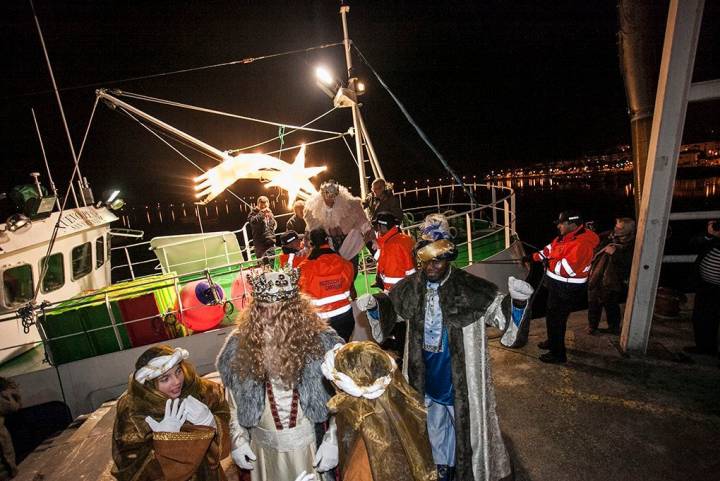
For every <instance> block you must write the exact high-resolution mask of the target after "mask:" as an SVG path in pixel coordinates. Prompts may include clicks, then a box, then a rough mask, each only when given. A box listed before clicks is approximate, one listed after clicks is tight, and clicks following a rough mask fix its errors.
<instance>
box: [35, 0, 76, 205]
mask: <svg viewBox="0 0 720 481" xmlns="http://www.w3.org/2000/svg"><path fill="white" fill-rule="evenodd" d="M28 1H29V2H30V8H31V9H32V13H33V19H35V27H36V28H37V31H38V37H40V44H41V45H42V49H43V54H44V55H45V63H47V67H48V71H49V72H50V80H51V81H52V85H53V92H55V99H56V100H57V104H58V107H59V108H60V117H61V118H62V122H63V127H64V128H65V135H66V136H67V140H68V144H69V145H70V153H72V157H73V162H74V163H75V168H74V169H73V172H72V175H71V176H70V191H71V192H72V194H73V198H74V199H75V207H80V204H79V203H78V198H77V195H76V194H75V187H74V186H73V180H75V176H76V175H77V177H78V178H79V179H82V174H81V173H80V162H79V161H78V157H77V154H75V146H74V145H73V142H72V137H71V136H70V129H69V127H68V123H67V119H66V118H65V110H64V109H63V104H62V100H60V92H59V91H58V87H57V83H56V82H55V74H54V73H53V69H52V65H51V64H50V57H49V56H48V52H47V47H46V46H45V39H44V38H43V34H42V29H41V28H40V21H39V20H38V17H37V12H36V11H35V5H34V4H33V0H28ZM81 197H82V196H81ZM82 198H83V205H86V204H85V198H84V197H82Z"/></svg>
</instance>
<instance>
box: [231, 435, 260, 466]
mask: <svg viewBox="0 0 720 481" xmlns="http://www.w3.org/2000/svg"><path fill="white" fill-rule="evenodd" d="M230 456H232V460H233V461H235V464H237V465H238V467H239V468H240V469H248V470H252V469H253V468H254V467H255V464H254V461H255V460H256V459H257V456H255V453H253V451H252V449H250V444H248V442H247V441H244V440H243V442H241V443H240V444H238V445H237V446H236V447H235V449H233V450H232V452H231V453H230Z"/></svg>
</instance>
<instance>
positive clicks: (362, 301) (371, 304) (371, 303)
mask: <svg viewBox="0 0 720 481" xmlns="http://www.w3.org/2000/svg"><path fill="white" fill-rule="evenodd" d="M355 305H357V307H358V309H360V310H361V311H363V312H366V311H369V310H371V309H375V308H376V307H377V301H376V300H375V298H374V297H373V296H372V294H363V295H362V296H360V297H358V298H357V300H356V301H355Z"/></svg>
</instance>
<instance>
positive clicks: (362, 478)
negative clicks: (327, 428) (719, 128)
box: [323, 341, 437, 481]
mask: <svg viewBox="0 0 720 481" xmlns="http://www.w3.org/2000/svg"><path fill="white" fill-rule="evenodd" d="M333 357H334V359H333ZM323 373H324V374H325V376H326V377H327V378H328V379H330V380H331V381H333V383H334V384H335V386H336V388H337V389H338V393H337V395H336V396H334V397H333V398H332V399H331V400H330V401H329V402H328V408H329V409H330V411H331V412H335V413H336V420H337V429H338V439H339V441H338V444H339V451H340V463H339V466H340V470H341V473H342V479H343V481H433V480H435V479H437V478H436V477H437V472H436V467H435V464H434V461H433V457H432V451H431V449H430V441H429V439H428V434H427V423H426V416H427V413H426V410H425V406H424V404H423V400H422V397H421V396H420V395H419V394H418V393H417V391H415V390H414V389H413V388H412V387H410V385H409V384H408V383H407V382H406V381H405V379H404V378H403V377H402V374H401V372H400V371H399V370H398V369H397V366H396V365H395V362H394V360H393V359H392V358H391V357H390V356H389V355H388V354H387V353H386V352H385V351H383V350H382V349H381V348H380V347H379V346H378V345H377V344H375V343H373V342H369V341H365V342H350V343H348V344H345V345H344V346H340V345H338V346H336V347H335V349H334V350H333V351H331V352H329V353H327V354H326V356H325V362H324V363H323Z"/></svg>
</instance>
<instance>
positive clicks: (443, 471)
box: [436, 464, 455, 481]
mask: <svg viewBox="0 0 720 481" xmlns="http://www.w3.org/2000/svg"><path fill="white" fill-rule="evenodd" d="M436 466H437V472H438V477H437V481H453V480H454V479H455V466H448V465H447V464H437V465H436Z"/></svg>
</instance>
